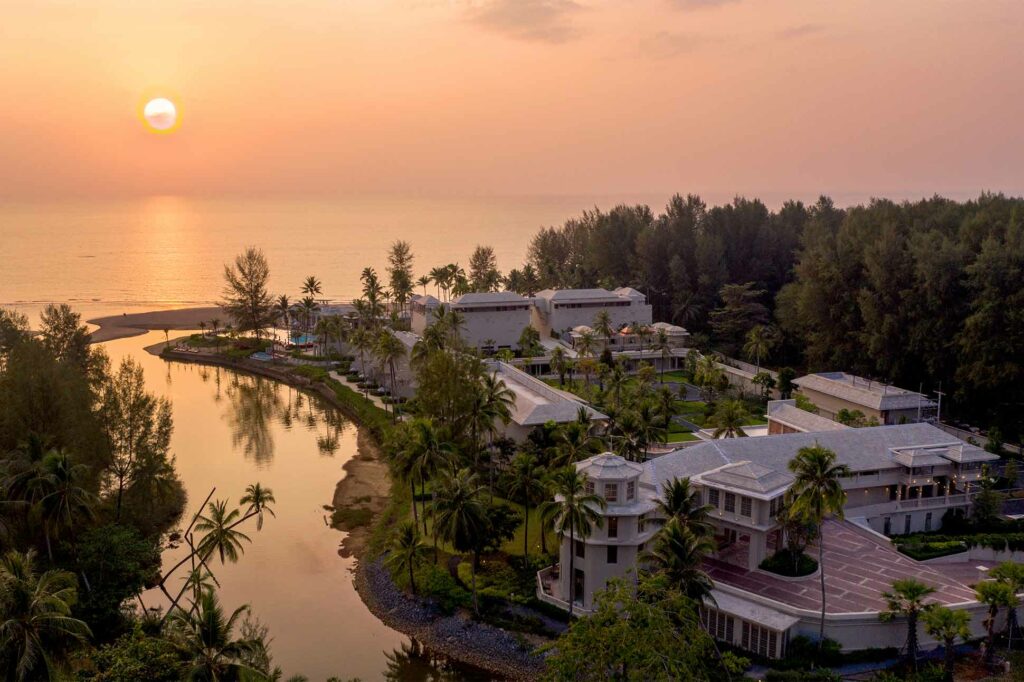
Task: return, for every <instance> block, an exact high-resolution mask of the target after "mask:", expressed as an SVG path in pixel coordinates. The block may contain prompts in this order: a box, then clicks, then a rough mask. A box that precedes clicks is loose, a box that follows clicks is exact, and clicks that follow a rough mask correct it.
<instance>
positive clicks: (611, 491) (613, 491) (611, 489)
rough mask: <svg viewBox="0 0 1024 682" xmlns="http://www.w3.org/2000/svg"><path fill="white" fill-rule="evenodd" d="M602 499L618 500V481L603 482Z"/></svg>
mask: <svg viewBox="0 0 1024 682" xmlns="http://www.w3.org/2000/svg"><path fill="white" fill-rule="evenodd" d="M604 499H606V500H608V501H609V502H618V501H619V484H618V483H605V484H604Z"/></svg>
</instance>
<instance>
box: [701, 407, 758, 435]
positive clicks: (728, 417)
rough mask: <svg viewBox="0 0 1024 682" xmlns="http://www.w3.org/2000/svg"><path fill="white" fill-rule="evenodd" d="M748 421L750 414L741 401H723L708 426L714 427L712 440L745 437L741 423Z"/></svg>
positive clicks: (709, 420)
mask: <svg viewBox="0 0 1024 682" xmlns="http://www.w3.org/2000/svg"><path fill="white" fill-rule="evenodd" d="M748 419H750V413H749V412H747V408H746V406H745V405H744V404H743V401H742V400H725V401H723V402H721V403H719V405H718V407H717V408H716V409H715V412H714V414H712V415H711V418H710V419H708V424H709V425H711V426H714V427H715V431H714V433H712V434H711V435H712V437H714V438H742V437H744V436H746V435H747V434H746V432H745V431H744V430H743V423H744V422H746V421H747V420H748Z"/></svg>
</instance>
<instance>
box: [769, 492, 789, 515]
mask: <svg viewBox="0 0 1024 682" xmlns="http://www.w3.org/2000/svg"><path fill="white" fill-rule="evenodd" d="M784 499H785V498H784V497H782V496H781V495H780V496H779V497H774V498H772V501H771V509H770V511H769V513H768V515H769V516H772V517H775V516H778V515H779V513H780V512H781V511H782V502H783V500H784Z"/></svg>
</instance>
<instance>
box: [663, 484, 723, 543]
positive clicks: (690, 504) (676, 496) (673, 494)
mask: <svg viewBox="0 0 1024 682" xmlns="http://www.w3.org/2000/svg"><path fill="white" fill-rule="evenodd" d="M656 504H657V506H658V511H659V512H660V513H661V515H662V516H664V517H665V521H666V522H667V521H669V520H671V519H678V520H679V525H680V526H682V527H683V528H688V529H689V530H690V531H691V532H692V533H693V534H694V535H708V536H710V535H712V534H713V533H714V526H712V525H711V522H710V521H708V515H709V514H710V513H711V512H712V511H713V510H714V507H713V506H711V505H710V504H704V501H703V499H702V498H701V493H700V491H699V490H697V489H696V488H694V487H693V486H692V485H691V484H690V479H689V478H673V479H672V480H671V481H669V482H667V483H666V484H665V486H664V490H662V493H661V497H660V498H659V499H658V500H657V502H656Z"/></svg>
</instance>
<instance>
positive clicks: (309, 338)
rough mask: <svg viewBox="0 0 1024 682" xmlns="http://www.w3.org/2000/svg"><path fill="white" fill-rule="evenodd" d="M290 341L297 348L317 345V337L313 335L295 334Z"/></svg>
mask: <svg viewBox="0 0 1024 682" xmlns="http://www.w3.org/2000/svg"><path fill="white" fill-rule="evenodd" d="M288 340H289V341H290V342H291V343H294V344H295V345H296V346H305V345H306V344H310V343H316V337H315V336H313V335H312V334H297V335H295V334H293V335H292V336H291V337H289V339H288Z"/></svg>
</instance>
